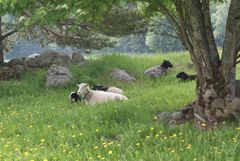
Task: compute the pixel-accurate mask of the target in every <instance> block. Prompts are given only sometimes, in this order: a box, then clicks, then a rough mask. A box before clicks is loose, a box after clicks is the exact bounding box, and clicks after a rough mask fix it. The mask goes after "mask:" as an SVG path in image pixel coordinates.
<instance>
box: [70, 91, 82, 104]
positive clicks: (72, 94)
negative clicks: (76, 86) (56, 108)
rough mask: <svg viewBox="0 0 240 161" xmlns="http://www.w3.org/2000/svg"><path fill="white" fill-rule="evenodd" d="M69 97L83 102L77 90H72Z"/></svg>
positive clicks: (73, 100) (72, 100) (74, 100)
mask: <svg viewBox="0 0 240 161" xmlns="http://www.w3.org/2000/svg"><path fill="white" fill-rule="evenodd" d="M69 99H70V100H71V102H78V101H80V102H81V97H80V96H79V95H78V94H77V92H71V93H70V95H69Z"/></svg>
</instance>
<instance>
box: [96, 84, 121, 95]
mask: <svg viewBox="0 0 240 161" xmlns="http://www.w3.org/2000/svg"><path fill="white" fill-rule="evenodd" d="M92 90H97V91H106V92H112V93H117V94H124V92H123V90H121V89H120V88H117V87H108V86H103V85H95V84H94V85H92Z"/></svg>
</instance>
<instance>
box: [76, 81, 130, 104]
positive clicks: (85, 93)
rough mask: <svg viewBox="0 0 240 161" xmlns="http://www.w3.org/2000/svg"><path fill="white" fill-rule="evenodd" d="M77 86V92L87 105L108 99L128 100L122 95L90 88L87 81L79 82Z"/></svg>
mask: <svg viewBox="0 0 240 161" xmlns="http://www.w3.org/2000/svg"><path fill="white" fill-rule="evenodd" d="M77 86H78V87H79V89H78V92H77V93H78V94H79V95H80V97H81V98H83V100H84V101H85V103H86V104H87V105H96V104H99V103H104V102H108V101H111V100H112V101H118V100H128V98H127V97H126V96H124V95H121V94H117V93H111V92H105V91H94V90H91V89H90V87H89V85H88V84H87V83H81V84H78V85H77Z"/></svg>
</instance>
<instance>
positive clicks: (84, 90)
mask: <svg viewBox="0 0 240 161" xmlns="http://www.w3.org/2000/svg"><path fill="white" fill-rule="evenodd" d="M77 86H78V91H77V93H78V94H79V95H80V96H81V97H83V98H84V97H85V96H86V95H87V94H88V93H89V92H90V90H91V89H90V87H89V84H87V83H81V84H77Z"/></svg>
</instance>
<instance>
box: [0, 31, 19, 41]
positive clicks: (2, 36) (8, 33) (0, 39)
mask: <svg viewBox="0 0 240 161" xmlns="http://www.w3.org/2000/svg"><path fill="white" fill-rule="evenodd" d="M17 31H18V30H17V29H12V30H10V31H8V32H7V33H5V34H3V35H1V37H0V41H2V40H4V39H6V38H7V37H8V36H11V35H12V34H14V33H16V32H17Z"/></svg>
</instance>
